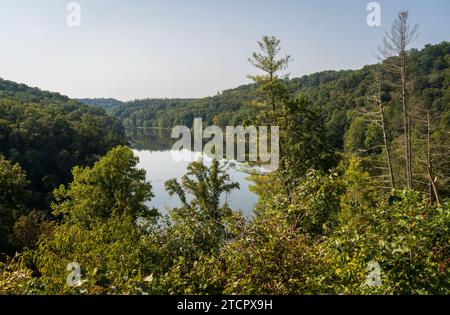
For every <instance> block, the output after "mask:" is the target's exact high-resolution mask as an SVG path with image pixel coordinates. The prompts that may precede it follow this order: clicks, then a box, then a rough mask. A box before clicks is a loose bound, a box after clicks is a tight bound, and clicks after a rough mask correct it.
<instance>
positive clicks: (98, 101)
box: [77, 98, 124, 111]
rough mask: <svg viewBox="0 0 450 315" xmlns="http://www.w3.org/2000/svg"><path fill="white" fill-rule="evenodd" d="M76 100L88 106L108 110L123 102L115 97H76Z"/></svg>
mask: <svg viewBox="0 0 450 315" xmlns="http://www.w3.org/2000/svg"><path fill="white" fill-rule="evenodd" d="M77 101H79V102H81V103H83V104H86V105H89V106H96V107H100V108H103V109H105V110H108V111H109V110H112V109H114V108H116V107H119V106H121V105H123V104H124V103H123V102H121V101H119V100H116V99H115V98H80V99H77Z"/></svg>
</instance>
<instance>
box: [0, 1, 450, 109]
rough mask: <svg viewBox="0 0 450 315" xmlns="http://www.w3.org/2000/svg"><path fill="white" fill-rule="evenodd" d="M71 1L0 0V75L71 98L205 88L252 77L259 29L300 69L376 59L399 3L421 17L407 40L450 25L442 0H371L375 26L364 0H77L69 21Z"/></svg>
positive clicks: (440, 37) (435, 37) (441, 34)
mask: <svg viewBox="0 0 450 315" xmlns="http://www.w3.org/2000/svg"><path fill="white" fill-rule="evenodd" d="M69 2H70V1H64V0H53V1H52V0H45V1H41V2H40V3H35V2H33V1H30V0H18V1H15V2H14V3H13V4H11V3H9V2H8V3H7V2H6V1H3V0H0V36H1V38H2V42H3V51H2V57H1V58H0V69H1V70H0V77H1V78H3V79H5V80H11V81H15V82H18V83H23V84H26V85H29V86H33V87H38V88H40V89H42V90H49V91H53V92H59V93H61V94H63V95H67V96H69V97H71V98H115V99H118V100H121V101H128V100H132V99H144V98H202V97H207V96H212V95H215V94H216V93H217V92H220V91H222V90H226V89H230V88H234V87H237V86H240V85H242V84H248V83H250V81H249V80H248V79H247V77H246V76H247V75H248V74H250V73H255V72H256V70H255V69H254V68H253V67H252V66H251V65H250V64H249V63H248V61H247V58H248V57H249V56H250V55H251V53H252V52H253V51H255V50H257V49H258V45H257V41H258V40H259V39H260V38H261V37H262V36H263V35H274V36H277V37H278V38H280V40H281V46H282V48H283V49H282V54H290V55H291V56H292V57H293V62H292V64H291V67H290V68H289V73H290V74H291V77H301V76H303V75H307V74H311V73H315V72H320V71H325V70H347V69H349V70H350V69H359V68H361V67H362V66H364V65H366V64H373V63H374V62H375V58H374V57H373V53H374V52H376V50H377V46H378V45H379V44H380V42H381V39H382V36H383V34H384V32H385V31H386V30H387V29H389V27H390V24H391V22H392V20H393V19H394V17H395V15H396V14H397V13H398V12H399V11H400V10H402V9H406V10H409V11H410V14H411V19H410V20H411V23H417V24H419V25H420V37H419V38H418V39H417V40H416V41H415V42H414V44H413V45H411V48H418V49H420V48H422V47H423V46H424V45H425V44H437V43H439V42H442V41H444V40H449V38H448V29H450V20H449V19H447V18H446V14H447V13H448V12H450V10H449V9H450V2H448V1H445V0H435V1H434V5H433V6H431V5H428V4H427V3H425V2H423V1H420V0H411V1H402V0H391V1H386V0H384V1H383V0H382V1H377V2H378V3H380V5H381V26H380V27H369V26H368V25H367V23H366V17H367V15H368V14H369V12H368V11H367V10H366V6H367V4H368V3H369V2H370V1H363V0H350V1H345V3H341V2H339V3H338V2H330V3H329V4H324V3H323V2H321V3H318V2H317V1H289V0H285V1H269V0H265V1H256V0H248V1H236V0H233V1H228V2H227V3H219V2H215V3H211V2H207V1H200V0H198V1H190V2H189V3H186V2H181V1H148V2H145V3H143V2H142V1H138V0H134V1H127V2H126V3H123V2H120V1H106V0H90V1H86V0H84V1H83V0H80V1H77V2H78V3H79V4H80V6H81V26H80V27H69V26H68V25H67V23H66V18H67V15H68V14H69V12H67V11H66V6H67V4H68V3H69ZM267 18H270V23H266V22H265V20H266V19H267ZM312 25H314V26H312ZM446 30H447V31H446Z"/></svg>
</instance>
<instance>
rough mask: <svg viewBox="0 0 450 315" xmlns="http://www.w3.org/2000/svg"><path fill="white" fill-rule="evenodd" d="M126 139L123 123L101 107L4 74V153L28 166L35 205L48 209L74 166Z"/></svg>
mask: <svg viewBox="0 0 450 315" xmlns="http://www.w3.org/2000/svg"><path fill="white" fill-rule="evenodd" d="M124 143H126V141H125V137H124V131H123V128H122V126H121V124H120V122H119V121H118V120H117V119H116V118H114V117H111V116H108V115H106V113H105V112H104V111H103V110H101V109H97V108H93V107H89V106H86V105H82V104H80V103H78V102H76V101H74V100H70V99H69V98H67V97H65V96H61V95H59V94H56V93H50V92H45V91H40V90H39V89H34V88H29V87H27V86H25V85H19V84H16V83H13V82H10V81H5V80H1V79H0V153H1V154H3V155H5V157H6V158H7V159H9V160H11V161H12V162H14V163H19V164H20V166H21V167H22V168H23V169H24V170H25V171H26V173H27V177H28V179H29V180H30V182H31V185H30V190H31V191H32V192H33V196H32V198H31V203H32V207H34V208H37V209H40V210H47V209H48V206H49V204H50V202H51V199H52V196H51V194H52V191H53V189H54V188H56V187H58V186H59V185H61V184H67V183H69V182H70V180H71V179H72V178H71V173H70V170H71V169H72V167H74V166H75V165H91V164H92V163H93V162H95V161H96V160H97V159H98V157H99V156H101V155H104V154H106V152H107V151H108V150H110V149H111V148H113V147H114V146H117V145H119V144H124Z"/></svg>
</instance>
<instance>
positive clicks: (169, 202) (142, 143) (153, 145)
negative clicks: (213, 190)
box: [127, 129, 258, 218]
mask: <svg viewBox="0 0 450 315" xmlns="http://www.w3.org/2000/svg"><path fill="white" fill-rule="evenodd" d="M127 135H128V137H129V139H130V142H131V143H132V147H133V152H134V153H135V154H136V155H137V156H138V157H139V167H140V168H143V169H145V170H146V172H147V180H148V181H150V182H151V184H152V186H153V193H154V195H155V197H154V198H153V199H152V200H151V201H150V202H149V206H151V207H155V208H157V209H158V210H159V212H160V213H162V214H167V209H170V208H173V207H176V206H180V201H179V199H178V197H176V196H173V197H170V196H169V194H168V193H167V192H166V190H165V188H164V183H165V181H167V180H169V179H171V178H177V179H178V180H180V179H181V177H182V176H183V175H184V174H185V173H186V170H187V166H188V164H189V161H194V160H198V159H200V158H203V160H204V162H205V164H206V165H210V163H211V159H210V158H209V157H207V156H203V157H202V155H201V154H200V153H199V152H195V153H194V152H190V151H187V150H183V151H177V152H173V151H171V147H172V144H173V142H174V141H176V139H171V138H170V130H161V129H133V130H127ZM174 153H175V154H177V155H178V156H180V155H182V156H183V159H182V160H181V161H180V159H174V158H173V155H174ZM243 168H244V167H243V166H241V165H239V164H237V165H236V166H234V167H230V168H228V173H229V174H230V179H231V181H234V182H238V183H239V184H240V189H239V190H234V191H232V192H231V193H230V194H229V195H228V196H225V194H224V195H223V196H222V202H223V201H224V200H225V198H226V199H227V201H228V204H229V206H230V207H231V209H233V210H241V211H242V212H243V213H244V215H245V216H246V217H247V218H250V217H251V214H252V209H253V206H254V205H255V204H256V202H257V201H258V197H257V196H256V195H255V194H254V193H252V192H251V191H250V190H249V185H251V184H252V182H251V181H250V180H249V179H248V177H249V174H248V173H247V172H245V171H244V170H243Z"/></svg>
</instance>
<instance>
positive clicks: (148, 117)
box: [113, 42, 450, 148]
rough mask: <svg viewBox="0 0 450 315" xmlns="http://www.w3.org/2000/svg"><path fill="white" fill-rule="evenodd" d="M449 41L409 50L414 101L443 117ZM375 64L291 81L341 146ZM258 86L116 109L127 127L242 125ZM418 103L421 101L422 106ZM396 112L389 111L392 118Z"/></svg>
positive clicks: (364, 100)
mask: <svg viewBox="0 0 450 315" xmlns="http://www.w3.org/2000/svg"><path fill="white" fill-rule="evenodd" d="M449 65H450V43H449V42H442V43H440V44H437V45H426V46H425V47H424V48H423V49H421V50H411V51H410V52H409V67H410V69H409V70H408V72H409V73H410V78H409V79H410V81H411V82H413V83H411V84H413V85H414V93H413V98H414V100H415V101H417V102H430V105H431V106H432V112H433V113H434V114H435V115H436V116H439V117H441V114H442V113H443V112H444V111H445V112H448V107H449V106H448V104H449V101H450V90H449V86H450V70H449ZM373 68H374V66H373V65H369V66H365V67H363V68H362V69H359V70H343V71H324V72H319V73H315V74H311V75H305V76H303V77H301V78H293V79H291V80H290V81H289V86H290V91H291V93H292V94H294V95H295V94H298V93H302V94H303V95H305V96H306V97H307V98H309V99H310V101H311V103H312V104H313V106H314V107H316V108H317V109H318V111H319V112H320V114H321V115H322V116H323V118H324V120H325V123H326V126H327V130H328V131H329V132H330V136H331V137H332V138H333V141H334V144H335V145H336V147H338V148H342V147H343V145H344V133H345V131H346V130H347V129H348V128H349V126H350V125H351V123H352V121H353V120H354V118H355V117H356V116H355V114H354V109H355V108H359V107H363V106H366V105H368V103H369V101H368V94H369V93H370V89H371V85H372V84H373ZM383 90H384V92H385V95H384V97H385V98H386V99H385V100H386V101H387V102H389V101H390V97H391V96H392V93H395V91H393V89H392V88H391V87H389V86H387V85H386V86H383ZM255 94H256V92H255V88H254V85H251V84H249V85H243V86H240V87H238V88H235V89H230V90H225V91H223V92H222V93H219V94H217V95H215V96H212V97H206V98H202V99H191V100H180V99H173V100H171V99H160V100H157V99H147V100H137V101H131V102H127V103H124V104H123V105H122V106H119V107H116V108H114V109H113V113H114V114H115V115H116V116H117V117H119V118H120V119H122V121H123V123H124V125H125V126H128V127H135V126H158V127H173V126H174V125H177V124H182V125H188V126H190V125H191V123H192V119H193V118H194V117H203V119H204V120H205V121H207V122H208V123H211V124H212V123H214V124H217V125H221V126H225V125H227V124H229V125H236V124H240V123H242V122H243V121H245V120H246V118H247V117H249V116H252V115H253V114H254V113H255V111H256V109H255V107H253V106H252V105H251V104H250V103H251V101H252V100H254V99H255V96H256V95H255ZM417 102H416V103H417ZM389 114H391V116H393V115H394V113H388V115H389Z"/></svg>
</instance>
